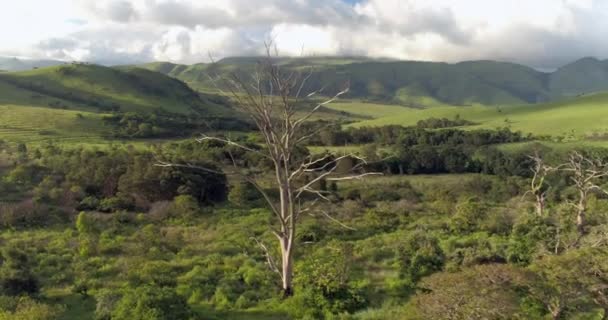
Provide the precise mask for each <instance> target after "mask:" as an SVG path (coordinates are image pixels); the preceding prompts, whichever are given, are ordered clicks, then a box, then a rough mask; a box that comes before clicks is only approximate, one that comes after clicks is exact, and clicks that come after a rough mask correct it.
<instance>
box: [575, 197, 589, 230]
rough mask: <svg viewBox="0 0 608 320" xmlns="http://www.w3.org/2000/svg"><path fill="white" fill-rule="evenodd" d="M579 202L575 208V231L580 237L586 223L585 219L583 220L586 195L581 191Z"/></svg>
mask: <svg viewBox="0 0 608 320" xmlns="http://www.w3.org/2000/svg"><path fill="white" fill-rule="evenodd" d="M580 197H581V198H580V200H579V203H578V206H577V209H578V210H577V213H576V230H578V233H579V234H580V235H583V234H584V233H585V223H586V219H585V212H586V211H587V193H586V192H583V191H581V192H580Z"/></svg>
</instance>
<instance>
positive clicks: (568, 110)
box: [329, 93, 608, 140]
mask: <svg viewBox="0 0 608 320" xmlns="http://www.w3.org/2000/svg"><path fill="white" fill-rule="evenodd" d="M607 106H608V93H597V94H589V95H584V96H580V97H576V98H571V99H565V100H561V101H557V102H549V103H542V104H537V105H532V106H531V105H519V106H507V107H484V106H474V107H465V108H463V107H453V106H447V107H437V108H430V109H414V108H407V107H401V106H394V105H373V104H365V103H336V104H333V105H330V106H329V107H330V108H333V109H336V110H339V111H345V112H349V113H353V114H360V115H370V114H371V113H373V111H372V110H374V109H375V108H377V110H378V111H379V112H378V114H379V115H378V116H377V117H376V119H373V120H366V121H362V122H358V123H355V124H354V126H357V127H363V126H382V125H392V124H396V125H404V126H410V125H415V124H416V123H417V122H418V121H419V120H423V119H428V118H431V117H434V118H448V119H453V118H454V117H456V116H459V117H460V118H461V119H465V120H469V121H472V122H475V123H477V124H478V125H475V126H468V127H466V128H471V129H474V128H487V129H494V128H498V127H505V126H508V127H511V128H512V129H513V130H521V131H522V132H526V133H533V134H537V135H551V136H553V137H554V138H555V137H562V138H564V139H566V140H568V139H584V138H587V139H600V138H602V137H603V136H604V135H605V134H606V133H607V132H608V108H607Z"/></svg>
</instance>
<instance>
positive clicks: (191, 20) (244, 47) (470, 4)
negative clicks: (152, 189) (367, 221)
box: [0, 0, 608, 68]
mask: <svg viewBox="0 0 608 320" xmlns="http://www.w3.org/2000/svg"><path fill="white" fill-rule="evenodd" d="M32 1H34V2H35V0H21V1H20V2H19V4H18V5H19V6H20V7H22V8H21V9H23V10H25V9H26V8H27V6H28V4H27V3H28V2H32ZM68 3H69V5H68ZM15 6H17V4H15ZM55 7H57V8H61V9H62V10H60V11H59V10H58V11H56V12H51V11H52V10H53V8H55ZM45 8H46V10H48V11H49V12H48V14H47V15H45V17H54V18H53V19H56V22H55V23H56V24H53V23H49V22H47V21H46V20H45V24H44V25H39V24H36V21H29V24H28V25H27V26H26V24H23V26H24V28H21V29H20V28H14V26H13V25H14V24H13V25H11V26H8V25H7V26H4V25H0V27H2V28H0V30H2V29H3V28H4V29H6V30H11V33H10V34H8V35H9V39H15V40H9V41H5V42H3V43H2V44H0V54H1V53H4V54H6V53H7V52H18V53H20V54H21V55H31V56H41V57H46V58H53V57H54V58H57V59H65V60H71V59H78V60H81V59H82V60H92V61H95V62H100V61H104V62H106V63H108V62H109V61H112V62H122V63H132V62H143V61H152V60H169V61H173V62H179V63H194V62H201V61H207V60H208V54H209V53H212V54H213V55H214V56H215V57H217V58H221V57H225V56H231V55H251V54H259V53H260V52H261V49H262V48H263V42H264V41H265V40H268V39H274V40H275V41H276V43H277V44H278V46H279V50H280V52H281V53H283V54H288V55H298V54H301V53H302V52H304V53H305V54H317V55H345V54H347V55H365V56H373V57H389V58H396V59H413V60H431V61H447V62H456V61H462V60H473V59H496V60H505V61H512V62H518V63H524V64H528V65H531V66H534V67H539V68H556V67H558V66H560V65H563V64H565V63H567V62H570V61H572V60H575V59H578V58H580V57H583V56H596V57H599V58H606V57H608V44H606V42H605V41H604V39H605V38H606V37H607V36H608V3H607V2H605V1H602V0H559V1H557V0H535V1H524V0H513V1H499V0H495V1H490V0H458V1H456V0H432V1H431V0H359V1H347V0H259V1H251V0H205V1H200V0H56V1H55V2H54V5H53V6H50V5H49V6H48V7H45ZM66 8H70V9H71V10H66ZM21 9H19V10H21ZM23 10H21V11H23ZM21 11H19V12H21ZM23 12H25V11H23ZM5 15H6V14H5ZM2 17H3V16H2V14H1V13H0V18H2ZM6 18H9V19H10V15H7V16H6ZM45 19H51V18H45ZM1 21H3V20H1V19H0V24H2V23H3V22H1ZM10 21H12V20H10ZM66 21H68V22H66ZM69 21H83V22H85V23H70V22H69ZM11 28H12V29H11ZM21 35H22V36H21ZM40 35H44V37H42V38H41V36H40ZM24 39H31V41H32V43H31V44H30V45H29V46H25V45H24V44H23V43H24V42H25V40H24ZM17 40H18V41H17ZM11 43H14V45H13V46H11Z"/></svg>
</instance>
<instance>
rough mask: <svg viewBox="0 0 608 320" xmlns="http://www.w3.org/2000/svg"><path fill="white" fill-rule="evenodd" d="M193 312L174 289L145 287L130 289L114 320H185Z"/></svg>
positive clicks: (124, 296)
mask: <svg viewBox="0 0 608 320" xmlns="http://www.w3.org/2000/svg"><path fill="white" fill-rule="evenodd" d="M190 316H191V310H190V307H189V306H188V303H187V302H186V300H185V299H184V298H183V297H181V296H179V295H178V294H177V293H176V292H175V290H174V289H173V288H169V287H156V286H150V285H144V286H141V287H138V288H128V289H126V290H125V292H124V295H123V297H122V298H121V299H120V300H119V301H118V303H117V305H116V308H115V309H114V311H113V312H112V317H111V319H112V320H185V319H190Z"/></svg>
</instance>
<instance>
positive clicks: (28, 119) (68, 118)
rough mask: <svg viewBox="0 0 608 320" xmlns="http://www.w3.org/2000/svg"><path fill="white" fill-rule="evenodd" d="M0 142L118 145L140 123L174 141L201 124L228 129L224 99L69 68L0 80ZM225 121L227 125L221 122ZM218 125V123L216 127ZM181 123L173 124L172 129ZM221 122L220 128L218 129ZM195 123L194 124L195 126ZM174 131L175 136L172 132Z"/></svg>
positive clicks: (145, 75) (145, 74) (132, 72)
mask: <svg viewBox="0 0 608 320" xmlns="http://www.w3.org/2000/svg"><path fill="white" fill-rule="evenodd" d="M0 111H1V114H2V117H0V139H5V140H8V141H14V142H36V141H44V140H56V141H75V142H79V141H80V142H87V143H88V142H90V141H91V140H95V139H97V140H100V139H102V138H103V139H107V138H110V137H114V138H117V137H116V135H117V130H118V129H119V128H123V127H132V129H130V131H129V132H128V133H124V132H123V133H122V134H121V135H120V137H121V138H129V136H130V135H132V136H133V137H137V138H144V136H142V134H141V133H139V134H138V133H137V131H136V128H137V126H139V125H141V124H142V123H144V122H148V123H149V124H150V125H152V126H155V129H152V131H150V129H148V128H145V127H142V128H144V129H145V130H147V131H146V132H148V134H147V136H149V137H159V136H160V135H161V133H162V134H163V135H164V136H167V137H169V136H174V135H175V134H177V132H178V131H180V130H179V128H180V127H181V128H182V131H183V132H184V134H188V130H187V129H186V126H187V128H189V129H190V130H191V131H192V130H196V126H197V125H200V123H202V122H206V121H208V120H211V119H213V121H215V122H214V123H216V122H217V123H228V122H234V121H235V119H234V118H235V117H234V115H232V114H230V113H229V112H230V110H229V108H228V107H227V106H226V102H225V99H223V98H218V97H214V96H211V95H205V94H199V93H197V92H195V91H193V90H192V89H190V88H189V87H188V86H187V85H186V84H184V83H183V82H181V81H178V80H176V79H174V78H171V77H168V76H166V75H163V74H161V73H157V72H153V71H149V70H144V69H140V68H129V67H120V68H109V67H103V66H98V65H88V64H70V65H61V66H53V67H47V68H40V69H36V70H29V71H23V72H10V73H2V74H0ZM117 111H118V112H120V114H125V113H126V112H131V113H132V114H133V115H132V116H130V117H131V118H132V119H131V120H128V121H129V122H128V123H123V124H120V123H119V121H127V120H126V118H125V119H123V120H120V119H115V120H114V122H115V123H113V124H111V125H110V124H109V123H107V121H105V122H104V120H103V119H104V117H105V116H107V115H109V114H110V113H112V112H117ZM229 114H230V118H231V119H227V120H222V119H225V118H226V117H225V116H227V115H229ZM216 120H217V121H216ZM176 121H177V122H179V123H183V124H182V125H178V123H177V122H176ZM218 121H219V122H218ZM199 122H200V123H199ZM169 127H173V128H174V129H173V131H172V132H174V133H170V131H169V130H168V128H169Z"/></svg>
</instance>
